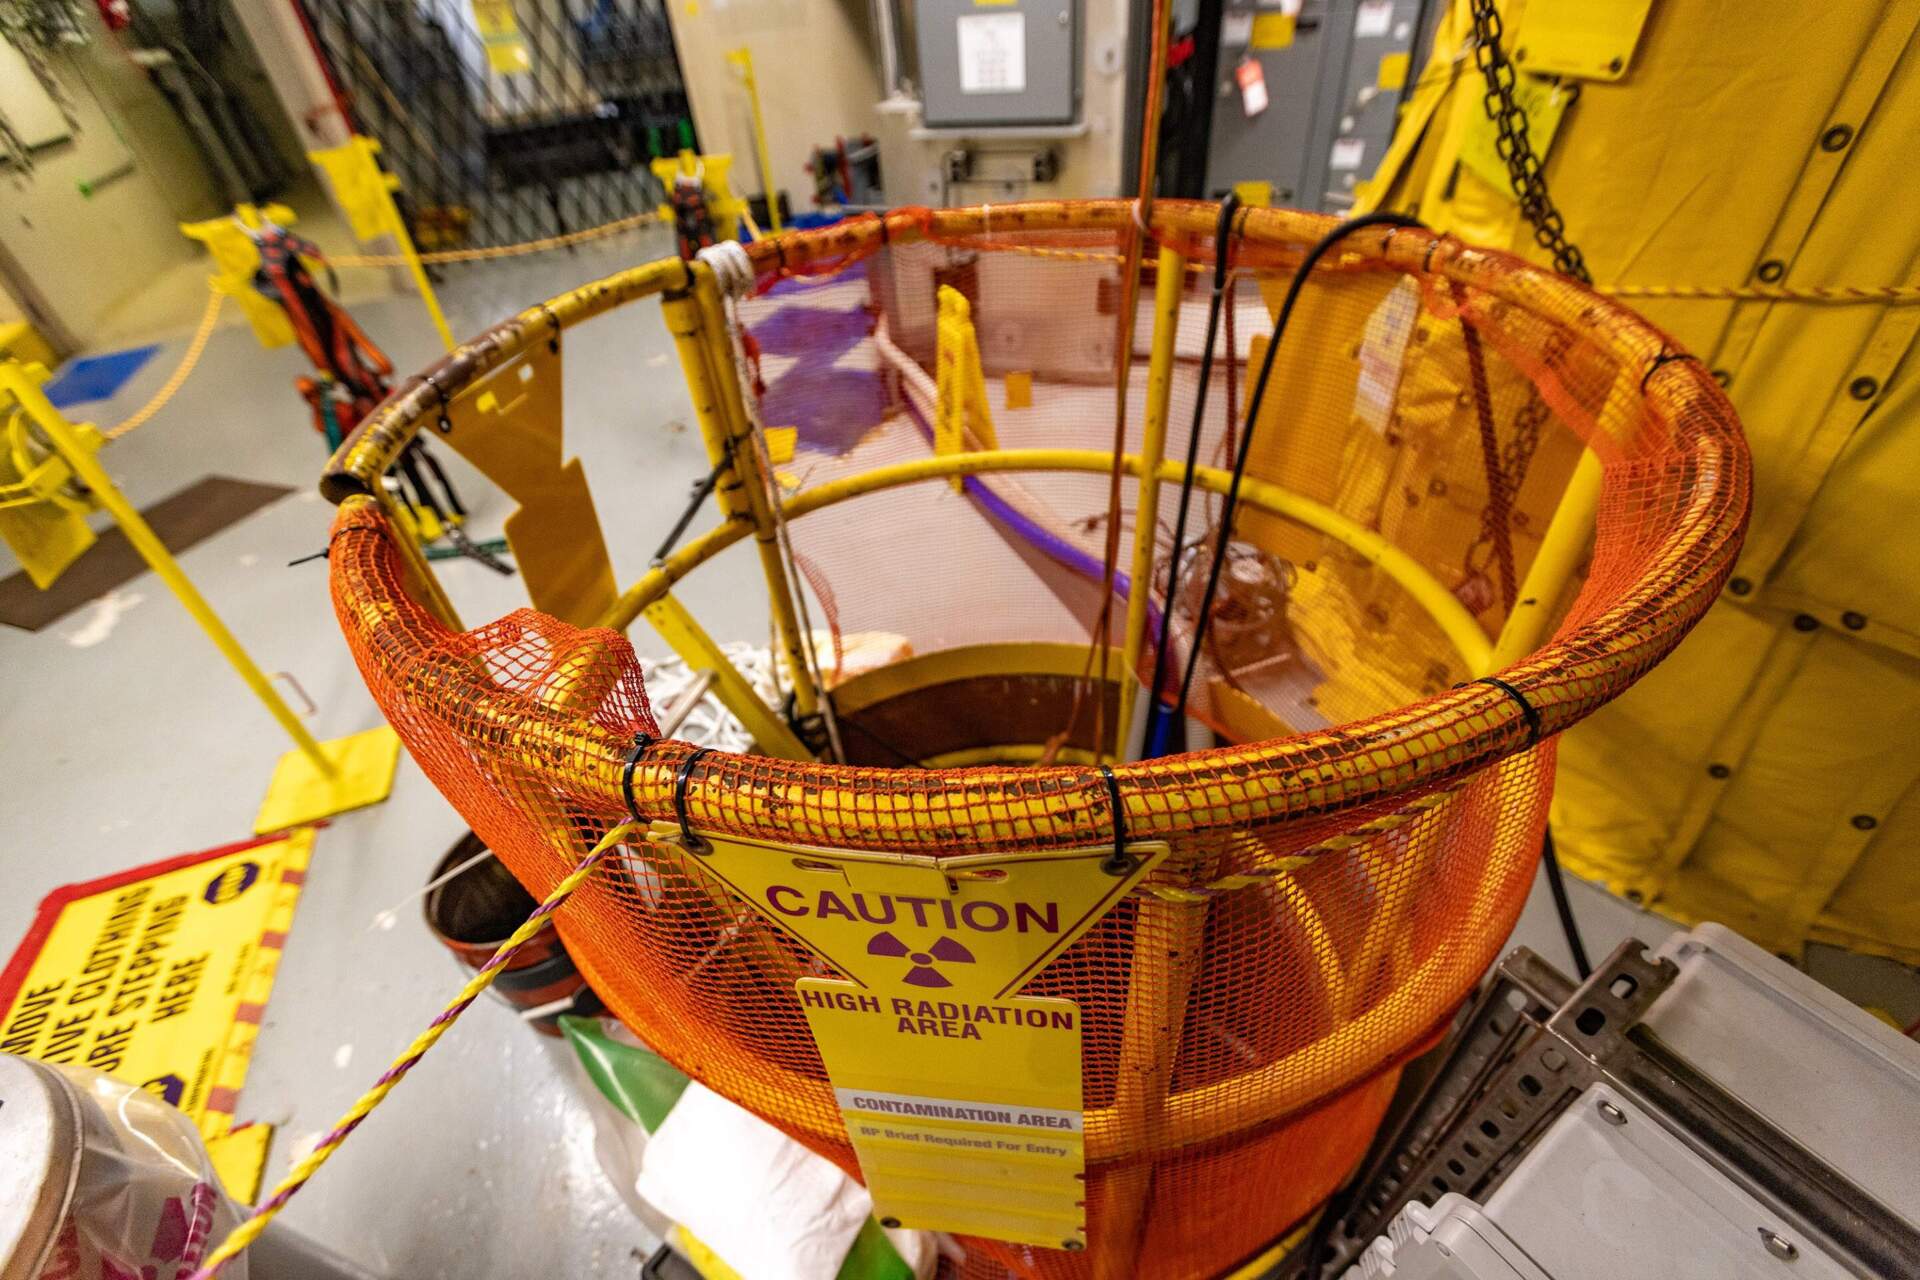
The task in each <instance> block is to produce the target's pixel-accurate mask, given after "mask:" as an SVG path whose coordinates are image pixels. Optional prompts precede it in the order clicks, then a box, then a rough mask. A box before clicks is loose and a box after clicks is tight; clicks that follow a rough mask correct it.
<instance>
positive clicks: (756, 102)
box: [727, 46, 781, 232]
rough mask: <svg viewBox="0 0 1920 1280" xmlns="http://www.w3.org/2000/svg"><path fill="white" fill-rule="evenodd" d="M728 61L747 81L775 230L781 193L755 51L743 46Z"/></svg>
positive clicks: (770, 219) (763, 181) (770, 220)
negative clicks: (769, 144)
mask: <svg viewBox="0 0 1920 1280" xmlns="http://www.w3.org/2000/svg"><path fill="white" fill-rule="evenodd" d="M727 61H729V62H731V63H733V65H735V66H736V67H739V68H740V78H741V79H742V80H744V81H746V85H747V103H748V105H750V106H751V107H752V108H753V149H754V153H755V154H756V155H757V156H758V157H759V160H760V187H761V189H762V190H763V191H764V192H765V193H766V197H767V226H768V228H769V229H771V230H773V231H776V232H777V231H779V230H780V229H781V228H780V193H779V192H778V191H776V190H775V189H774V188H775V186H776V185H777V184H776V183H775V182H774V180H773V160H772V159H771V158H770V157H769V156H768V154H767V126H766V124H765V123H764V122H763V121H762V120H761V118H760V84H759V82H758V81H756V80H755V79H754V78H753V51H752V50H751V49H748V48H746V47H745V46H742V47H740V48H738V49H735V50H733V51H732V52H730V53H728V54H727Z"/></svg>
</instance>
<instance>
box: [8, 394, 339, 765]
mask: <svg viewBox="0 0 1920 1280" xmlns="http://www.w3.org/2000/svg"><path fill="white" fill-rule="evenodd" d="M0 390H5V391H6V392H8V393H9V394H10V395H12V396H13V398H14V400H15V401H17V402H18V403H19V405H20V407H21V408H22V409H24V410H26V412H27V416H28V417H30V418H32V419H33V420H34V422H36V423H38V424H39V426H40V429H41V430H42V431H44V432H46V433H47V439H48V440H49V441H50V442H51V443H52V444H53V447H54V448H55V449H56V450H58V451H59V453H60V456H61V457H62V458H64V459H66V463H67V465H68V466H70V467H72V468H73V474H74V475H75V476H76V477H78V478H79V480H80V483H82V484H84V485H85V486H86V487H87V489H88V490H89V491H91V493H92V494H93V498H94V500H95V501H96V502H98V503H99V504H100V506H101V508H102V509H103V510H105V511H106V512H107V514H108V515H110V516H112V517H113V518H114V521H115V523H117V524H118V525H119V526H120V530H121V532H122V533H124V534H126V536H127V541H128V542H130V543H132V544H133V549H134V550H135V551H138V552H139V553H140V558H141V559H142V560H145V561H146V562H147V567H148V568H150V569H152V570H153V571H154V573H155V574H157V575H158V576H159V578H160V581H162V582H164V583H166V584H167V589H168V590H170V591H172V592H173V594H174V596H175V597H176V598H178V599H179V601H180V603H181V604H182V605H184V606H185V607H186V610H187V612H188V613H189V614H191V615H193V620H194V621H195V622H197V623H199V624H200V629H201V630H202V631H205V632H206V633H207V638H208V639H210V640H212V641H213V643H214V647H215V648H217V649H219V650H220V653H221V655H222V656H223V657H225V658H226V660H227V661H228V662H229V663H231V664H232V665H233V669H234V670H235V671H238V672H239V673H240V678H241V679H242V680H245V681H246V682H247V687H248V688H250V689H252V690H253V692H254V695H255V696H256V697H258V698H259V699H260V701H261V702H264V703H265V704H266V706H267V710H268V711H269V712H271V713H272V714H273V718H274V719H275V720H278V721H279V722H280V727H281V728H283V729H285V730H286V731H287V736H289V737H291V738H292V739H293V741H294V745H295V746H297V747H299V748H300V750H301V751H302V752H303V753H304V754H305V755H306V756H307V758H308V759H310V760H312V761H313V767H314V768H315V769H316V770H318V771H319V772H320V773H321V774H322V775H323V776H325V777H328V778H332V777H334V776H336V775H337V774H338V773H339V769H338V768H337V767H336V766H335V765H334V763H333V761H332V760H330V759H328V758H327V753H326V752H325V751H324V750H323V749H322V748H321V746H320V743H319V741H318V740H317V739H315V737H314V736H313V734H311V733H309V732H308V731H307V726H305V725H304V724H301V723H300V717H299V716H297V715H295V714H294V713H293V708H291V707H289V706H288V705H287V704H286V703H285V702H284V701H283V700H282V699H281V697H280V695H279V694H277V693H275V692H274V690H273V685H272V683H271V682H270V681H269V680H268V679H267V677H266V675H265V674H264V673H263V672H262V671H261V670H260V668H259V667H257V666H255V665H254V663H253V659H252V658H249V657H248V656H247V651H246V650H245V649H242V648H241V647H240V642H239V641H238V640H236V639H234V636H233V633H232V632H231V631H229V630H227V626H226V624H225V623H224V622H222V621H220V615H219V614H217V613H215V612H214V611H213V607H212V606H211V605H209V604H208V603H207V601H206V598H205V597H204V596H202V595H201V594H200V591H199V589H198V588H196V587H195V586H194V585H193V582H192V580H191V579H189V578H188V577H187V575H186V572H185V571H184V570H182V569H181V568H180V562H179V561H177V560H175V559H174V558H173V555H172V553H171V552H169V551H168V550H167V545H166V543H164V542H162V541H160V536H159V535H158V534H156V533H155V532H154V531H153V528H152V526H150V525H148V524H147V522H146V521H145V520H144V519H142V518H141V516H140V512H139V510H138V509H137V508H135V507H134V505H133V504H132V503H131V502H128V501H127V497H126V495H125V494H123V493H121V492H120V490H119V489H118V488H116V487H115V486H114V483H113V477H111V476H109V475H108V474H107V472H106V468H104V467H102V466H101V465H100V463H99V460H98V459H97V458H95V457H94V454H93V451H92V450H91V449H89V448H87V446H86V444H85V443H84V442H83V441H82V440H81V439H80V436H79V433H78V432H77V431H75V430H74V427H73V424H72V423H70V422H68V421H67V420H66V419H65V418H64V417H62V416H61V414H60V411H59V410H58V409H56V408H54V407H53V403H52V402H51V401H49V400H48V399H47V397H46V395H45V394H44V393H43V392H42V391H41V390H40V388H39V387H38V386H36V385H35V384H34V383H33V381H32V380H31V379H29V378H28V377H27V376H26V374H25V373H24V372H23V371H22V370H21V368H20V366H19V365H18V364H16V363H14V362H12V361H7V362H5V363H0Z"/></svg>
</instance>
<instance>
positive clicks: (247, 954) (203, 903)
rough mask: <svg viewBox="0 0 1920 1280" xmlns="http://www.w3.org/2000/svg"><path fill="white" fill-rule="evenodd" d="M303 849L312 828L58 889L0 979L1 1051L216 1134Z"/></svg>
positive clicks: (294, 895)
mask: <svg viewBox="0 0 1920 1280" xmlns="http://www.w3.org/2000/svg"><path fill="white" fill-rule="evenodd" d="M312 851H313V831H312V829H311V828H307V829H303V830H300V831H296V832H292V833H290V834H287V835H283V836H277V837H274V838H272V839H267V840H253V841H248V842H246V843H244V844H237V845H227V846H225V847H223V848H219V849H210V850H208V851H206V852H204V853H194V854H187V855H185V856H184V857H179V858H173V859H170V860H168V861H166V862H161V863H157V864H155V865H153V866H147V867H139V868H136V869H134V870H132V871H126V872H122V873H120V874H119V875H115V876H109V877H107V878H105V879H102V880H94V881H90V882H88V883H86V884H76V885H68V886H66V887H65V888H62V889H56V890H54V892H53V893H51V894H50V895H48V897H47V898H46V900H45V901H44V902H42V903H41V904H40V912H39V914H38V915H37V916H36V917H35V918H34V922H33V926H32V928H31V929H29V930H28V932H27V936H26V939H25V940H24V941H23V942H22V943H21V944H20V947H19V949H18V950H17V951H15V952H14V955H13V959H12V960H10V961H9V962H8V963H7V967H6V969H5V970H4V972H0V1009H4V1013H0V1051H3V1052H6V1053H15V1054H20V1055H22V1056H23V1057H29V1058H38V1059H40V1060H41V1061H43V1062H54V1063H61V1064H64V1065H70V1066H81V1067H92V1068H93V1069H94V1070H96V1071H103V1072H105V1073H106V1074H108V1075H110V1076H112V1077H114V1078H115V1079H117V1080H124V1081H126V1082H128V1083H129V1084H137V1085H139V1086H141V1087H142V1088H144V1089H146V1090H147V1091H148V1092H150V1093H152V1094H154V1095H155V1096H156V1097H159V1098H163V1099H165V1100H166V1101H167V1102H170V1103H172V1104H173V1105H174V1106H176V1107H178V1108H180V1110H182V1111H184V1112H186V1113H187V1115H188V1116H190V1117H191V1118H192V1119H194V1120H195V1121H196V1122H197V1123H198V1124H199V1126H200V1131H201V1132H202V1133H203V1134H205V1135H207V1136H209V1137H212V1136H215V1135H218V1134H222V1133H225V1132H226V1131H227V1130H228V1128H229V1127H231V1125H232V1123H233V1110H234V1103H235V1101H236V1100H237V1098H238V1095H239V1092H240V1084H241V1081H242V1080H243V1079H244V1078H245V1076H246V1068H247V1062H248V1060H249V1058H250V1057H251V1055H252V1051H253V1042H254V1037H255V1036H256V1035H257V1034H258V1033H259V1029H260V1020H261V1018H262V1016H263V1015H264V1014H265V1012H266V1000H267V994H268V992H269V991H270V990H271V989H272V986H273V976H274V972H275V970H276V969H277V968H278V966H279V962H280V948H281V946H282V945H283V943H284V942H285V939H286V934H287V929H288V927H289V926H290V925H291V924H292V922H293V908H294V904H295V902H296V901H297V900H298V898H299V896H300V886H301V885H302V883H304V881H305V879H306V869H307V860H308V857H309V856H310V855H311V853H312Z"/></svg>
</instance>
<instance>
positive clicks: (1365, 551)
mask: <svg viewBox="0 0 1920 1280" xmlns="http://www.w3.org/2000/svg"><path fill="white" fill-rule="evenodd" d="M1112 465H1113V460H1112V457H1111V456H1110V455H1109V454H1107V453H1105V452H1104V451H1102V450H1098V449H1001V450H998V451H997V452H993V453H950V454H946V455H944V456H941V457H931V458H917V459H915V460H913V461H911V462H896V463H893V464H891V465H890V466H885V467H875V468H874V469H873V470H872V471H863V472H860V473H859V474H858V475H851V476H842V477H841V478H839V479H837V480H830V481H828V482H826V483H825V484H819V485H815V486H814V487H813V488H811V489H807V490H804V491H802V492H800V493H797V494H795V495H794V496H793V497H792V498H791V499H789V500H788V501H787V503H786V505H785V506H784V507H783V508H782V510H783V511H785V513H786V517H787V519H789V520H797V519H799V518H800V517H801V516H804V515H807V514H808V513H810V512H814V511H818V510H820V509H821V508H823V507H830V506H833V505H834V504H835V503H839V502H845V501H847V500H848V499H850V498H857V497H860V496H862V495H863V494H868V493H875V492H878V491H880V490H882V489H891V488H895V487H897V486H899V485H903V484H913V483H915V482H917V481H922V480H943V479H945V478H947V477H948V476H955V475H980V474H983V473H989V472H999V471H1089V472H1096V473H1098V474H1101V475H1105V474H1107V472H1108V471H1109V470H1110V469H1111V467H1112ZM1121 468H1122V470H1123V471H1124V472H1126V473H1128V474H1132V475H1137V474H1139V470H1140V459H1139V458H1137V457H1134V456H1132V455H1128V456H1127V457H1125V458H1123V459H1122V460H1121ZM1157 470H1158V471H1159V474H1160V479H1161V481H1162V482H1163V483H1172V482H1178V481H1179V480H1180V479H1181V478H1182V476H1183V475H1184V473H1185V468H1184V467H1183V466H1180V465H1178V464H1176V463H1172V462H1162V463H1161V464H1160V466H1159V467H1158V468H1157ZM1232 482H1233V476H1232V473H1230V472H1226V471H1222V470H1220V469H1219V468H1217V467H1196V468H1195V469H1194V483H1195V484H1196V485H1198V486H1199V487H1200V488H1203V489H1207V490H1210V491H1211V492H1214V493H1225V492H1226V491H1227V486H1228V485H1230V484H1231V483H1232ZM1240 500H1241V501H1243V502H1245V503H1247V504H1249V505H1251V506H1253V507H1254V508H1256V509H1257V510H1260V511H1265V512H1269V513H1271V514H1273V515H1279V516H1285V517H1287V518H1288V519H1291V520H1297V521H1299V522H1300V523H1301V524H1303V525H1306V526H1307V527H1308V528H1310V529H1314V530H1316V531H1318V532H1320V533H1324V534H1326V535H1327V536H1328V537H1330V538H1334V539H1336V540H1338V541H1339V542H1341V543H1342V544H1344V545H1345V546H1346V547H1348V548H1349V549H1351V550H1353V551H1354V552H1356V553H1357V554H1359V555H1360V556H1361V557H1362V558H1364V559H1366V560H1367V561H1368V562H1369V563H1371V564H1373V565H1375V566H1377V567H1378V568H1379V569H1380V571H1381V572H1382V573H1385V574H1386V575H1387V576H1388V577H1390V578H1392V579H1393V580H1394V581H1395V582H1396V583H1398V584H1399V585H1400V587H1401V588H1402V589H1404V590H1405V591H1406V592H1407V594H1408V595H1410V596H1412V597H1413V599H1414V601H1415V602H1416V603H1417V604H1419V605H1420V607H1421V608H1422V609H1424V610H1426V612H1427V615H1428V616H1429V617H1431V618H1432V619H1433V620H1434V622H1435V623H1436V624H1438V626H1439V627H1440V629H1441V631H1442V632H1444V633H1445V634H1446V637H1447V639H1448V641H1449V642H1450V643H1451V644H1452V645H1453V647H1454V650H1455V651H1456V652H1457V653H1459V655H1460V657H1461V658H1462V659H1463V660H1464V661H1465V662H1466V664H1467V665H1468V666H1469V667H1471V668H1472V669H1474V670H1484V669H1485V668H1486V665H1487V658H1488V654H1489V653H1490V651H1491V646H1490V645H1489V644H1488V642H1487V637H1486V633H1485V632H1483V631H1482V630H1481V629H1480V624H1479V623H1478V622H1476V621H1474V617H1473V615H1472V614H1471V613H1469V612H1468V611H1467V608H1466V606H1465V605H1463V604H1461V603H1460V600H1459V598H1458V597H1456V596H1455V595H1454V594H1453V592H1451V591H1449V590H1448V589H1447V588H1446V587H1445V586H1443V585H1442V584H1441V582H1440V580H1439V579H1438V578H1435V577H1434V576H1433V575H1432V574H1431V573H1429V572H1428V571H1427V569H1426V566H1424V565H1422V564H1421V563H1420V562H1419V561H1418V560H1415V559H1414V558H1413V557H1412V556H1410V555H1408V554H1407V553H1406V552H1404V551H1402V550H1400V549H1399V548H1398V547H1395V546H1394V545H1393V544H1392V543H1391V542H1389V541H1387V539H1386V538H1384V537H1382V536H1381V535H1380V534H1379V533H1376V532H1375V531H1374V530H1372V529H1369V528H1367V527H1366V526H1365V525H1362V524H1360V523H1359V522H1357V521H1355V520H1351V519H1348V518H1347V517H1346V516H1343V515H1341V514H1340V513H1339V512H1337V511H1335V510H1334V509H1333V508H1331V507H1328V506H1326V505H1324V504H1322V503H1318V502H1315V501H1313V499H1311V498H1303V497H1301V496H1300V495H1299V494H1297V493H1294V492H1292V491H1291V490H1288V489H1283V488H1281V487H1280V486H1279V485H1276V484H1271V483H1269V482H1267V481H1265V480H1256V479H1253V478H1252V477H1247V478H1245V479H1243V480H1242V481H1241V485H1240ZM744 534H745V530H744V529H743V528H739V527H734V526H728V525H723V526H721V527H720V528H718V529H714V530H711V531H710V532H708V533H706V534H704V535H703V536H701V537H699V538H696V539H695V540H694V541H692V542H690V543H688V544H687V545H686V546H684V547H682V548H681V549H680V550H679V551H678V552H676V553H674V555H673V556H671V557H670V558H669V559H668V560H667V562H666V564H664V565H662V566H660V567H659V568H657V569H655V570H653V571H652V572H651V573H649V574H647V575H646V576H645V577H644V578H641V579H640V581H638V582H636V583H635V584H634V585H632V586H631V587H628V588H627V589H626V591H624V592H623V593H621V596H620V598H619V599H618V600H616V601H615V602H614V603H613V606H612V607H611V608H610V609H608V611H607V612H606V614H605V615H603V616H602V618H601V619H600V622H599V625H601V626H607V627H613V628H614V629H616V630H625V629H626V628H627V627H628V626H629V625H631V624H632V622H633V620H634V619H635V618H637V617H638V616H639V615H640V611H641V610H642V609H644V608H645V607H646V606H647V605H648V604H649V603H651V602H652V601H653V600H655V599H657V598H658V597H659V596H660V595H661V594H663V593H664V592H666V591H667V589H668V588H669V587H671V586H672V585H673V583H675V582H677V581H679V580H680V579H681V578H683V577H685V576H686V575H687V574H688V573H691V572H692V571H693V570H694V569H696V568H698V567H699V566H700V565H701V564H702V563H704V562H705V561H707V560H709V559H711V558H712V557H713V556H715V555H718V554H719V553H720V552H721V551H722V550H724V549H726V548H727V547H730V546H732V545H733V544H734V543H735V542H738V541H739V540H740V538H741V537H743V536H744Z"/></svg>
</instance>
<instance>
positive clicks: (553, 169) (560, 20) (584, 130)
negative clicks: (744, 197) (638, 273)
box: [294, 0, 698, 250]
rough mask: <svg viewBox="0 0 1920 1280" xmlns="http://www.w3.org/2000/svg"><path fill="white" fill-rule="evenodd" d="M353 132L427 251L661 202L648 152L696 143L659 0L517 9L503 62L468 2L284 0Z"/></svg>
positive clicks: (559, 227) (568, 2)
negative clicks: (521, 64)
mask: <svg viewBox="0 0 1920 1280" xmlns="http://www.w3.org/2000/svg"><path fill="white" fill-rule="evenodd" d="M294 2H295V3H296V4H297V5H298V6H299V8H300V9H301V10H302V12H303V13H304V14H305V16H306V19H307V23H308V26H309V28H310V30H311V31H312V33H313V36H314V42H315V44H316V46H317V47H318V49H319V52H320V56H321V57H322V58H323V59H324V60H325V61H326V63H327V65H328V67H329V69H330V70H331V71H332V73H333V78H334V81H335V83H336V84H338V85H339V87H340V89H341V91H342V94H343V96H344V97H345V98H346V100H347V107H348V109H349V111H350V112H351V113H352V116H353V124H354V127H355V129H357V130H358V131H360V132H362V133H365V134H368V135H371V136H372V137H375V138H378V139H379V140H380V142H381V144H382V147H383V149H384V152H385V156H386V162H387V165H388V167H389V168H390V169H392V170H393V171H394V172H395V173H397V174H398V175H399V176H400V181H401V192H400V196H401V200H402V208H403V210H404V212H405V213H406V215H407V217H408V220H409V222H410V224H411V225H412V228H413V232H414V236H415V239H416V240H417V241H418V243H419V246H420V248H421V249H423V250H432V249H450V248H487V247H493V246H498V245H506V244H515V243H519V242H521V241H526V240H535V239H540V238H542V237H545V236H551V235H557V234H563V233H565V232H568V231H578V230H581V229H583V228H586V227H592V226H598V225H599V224H601V223H605V222H611V221H614V220H616V219H619V218H625V217H629V216H631V215H633V214H636V213H641V212H644V211H646V210H649V209H652V208H653V207H655V206H656V205H658V204H659V203H661V201H662V200H663V198H664V197H663V194H662V191H661V188H660V184H659V182H658V181H657V180H656V179H655V178H654V177H653V175H652V173H651V172H650V171H649V170H648V168H647V161H648V160H649V158H651V157H653V156H662V155H672V154H673V153H675V152H676V151H678V150H679V149H680V148H681V147H683V146H685V147H693V148H695V149H697V148H698V143H697V140H696V138H695V135H694V131H693V121H692V112H691V110H690V108H689V106H688V103H687V94H686V85H685V82H684V80H683V78H682V76H681V71H680V62H679V58H678V56H677V55H676V53H675V51H674V45H673V33H672V30H671V28H670V27H669V25H668V20H667V13H666V9H665V7H664V5H663V4H662V3H660V0H541V3H539V4H522V5H515V6H512V10H511V12H513V13H514V14H515V16H516V19H517V26H518V33H519V39H520V41H522V42H524V43H523V47H524V50H525V60H526V62H527V64H528V65H527V68H526V69H525V70H515V71H503V70H499V69H496V68H495V67H494V66H492V65H491V64H490V62H489V58H488V47H487V45H486V44H485V43H484V42H483V40H482V38H481V33H480V29H479V27H478V25H477V24H476V21H475V17H474V9H475V6H474V5H472V4H470V3H469V2H468V0H294Z"/></svg>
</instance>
